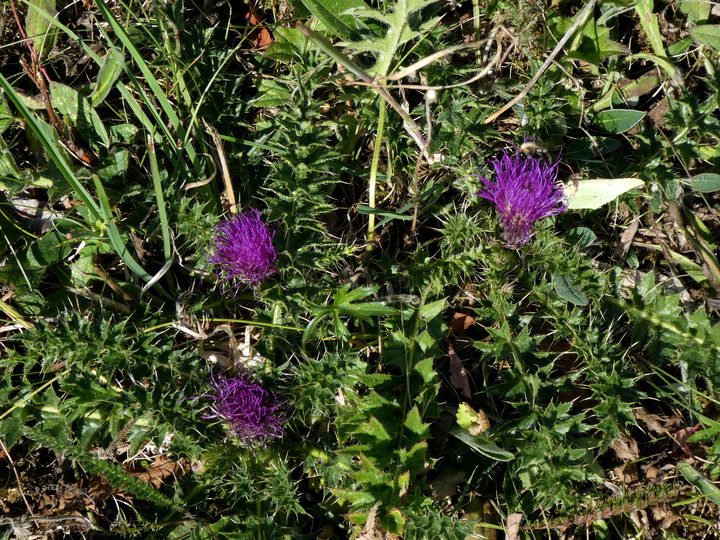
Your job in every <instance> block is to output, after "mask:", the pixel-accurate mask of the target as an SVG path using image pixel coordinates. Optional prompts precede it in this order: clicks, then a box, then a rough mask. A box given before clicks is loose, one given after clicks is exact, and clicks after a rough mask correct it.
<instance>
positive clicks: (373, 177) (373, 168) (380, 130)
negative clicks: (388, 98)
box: [367, 100, 387, 249]
mask: <svg viewBox="0 0 720 540" xmlns="http://www.w3.org/2000/svg"><path fill="white" fill-rule="evenodd" d="M379 107H380V111H379V113H378V124H377V133H376V135H375V146H374V148H373V157H372V163H371V165H370V185H369V186H368V189H369V196H368V206H369V207H370V208H375V194H376V191H377V190H376V187H377V173H378V167H379V165H380V150H381V149H382V144H383V140H384V134H385V114H386V110H387V108H386V106H385V101H383V100H381V101H380V103H379ZM374 231H375V214H370V215H369V216H368V234H367V239H368V244H370V243H371V242H372V241H373V236H374ZM368 249H370V246H369V245H368Z"/></svg>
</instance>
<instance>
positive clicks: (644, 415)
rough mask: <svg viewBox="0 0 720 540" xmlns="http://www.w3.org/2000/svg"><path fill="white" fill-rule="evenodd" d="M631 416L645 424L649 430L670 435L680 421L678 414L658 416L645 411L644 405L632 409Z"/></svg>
mask: <svg viewBox="0 0 720 540" xmlns="http://www.w3.org/2000/svg"><path fill="white" fill-rule="evenodd" d="M633 416H634V417H635V419H636V420H637V421H638V422H641V423H643V424H645V426H646V427H647V428H648V429H649V430H650V431H652V432H653V433H655V434H657V435H670V433H672V432H673V431H675V429H676V428H678V427H679V426H680V424H681V423H682V419H681V418H680V417H679V416H671V417H667V416H659V415H657V414H652V413H649V412H647V411H646V410H645V408H644V407H636V408H635V409H633Z"/></svg>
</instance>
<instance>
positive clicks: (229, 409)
mask: <svg viewBox="0 0 720 540" xmlns="http://www.w3.org/2000/svg"><path fill="white" fill-rule="evenodd" d="M213 390H214V393H212V394H207V395H205V396H203V397H209V398H211V399H212V400H213V401H214V403H213V406H212V414H210V415H208V416H206V417H205V418H208V419H209V418H219V419H220V420H222V421H223V422H225V423H226V424H227V426H228V429H229V430H230V432H231V433H233V434H234V435H235V436H237V437H238V439H240V440H241V441H242V442H243V443H244V444H246V445H252V444H253V443H260V444H266V443H267V441H268V439H272V438H279V437H282V434H283V429H282V424H283V421H284V418H283V415H282V412H283V409H284V406H283V404H282V403H280V402H279V401H278V399H277V397H276V396H275V394H273V393H272V392H268V391H267V390H265V389H263V388H262V387H261V386H260V385H258V384H255V383H253V382H251V381H250V380H249V379H248V378H247V376H245V375H238V376H237V377H231V378H227V379H220V380H217V379H215V377H214V376H213Z"/></svg>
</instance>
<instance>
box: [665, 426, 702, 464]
mask: <svg viewBox="0 0 720 540" xmlns="http://www.w3.org/2000/svg"><path fill="white" fill-rule="evenodd" d="M701 427H702V424H696V425H694V426H692V427H686V428H683V429H681V430H680V431H678V432H677V433H676V434H675V435H674V436H673V437H672V439H673V446H672V450H671V452H670V455H672V456H674V457H676V458H678V457H689V456H690V455H692V450H690V445H689V444H688V442H687V440H688V439H689V438H690V435H692V434H693V433H695V432H696V431H698V430H699V429H700V428H701Z"/></svg>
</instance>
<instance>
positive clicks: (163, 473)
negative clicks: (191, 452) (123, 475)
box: [128, 455, 184, 489]
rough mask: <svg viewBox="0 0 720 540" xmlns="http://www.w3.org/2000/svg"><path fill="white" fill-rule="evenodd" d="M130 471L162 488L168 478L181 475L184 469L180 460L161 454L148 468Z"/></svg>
mask: <svg viewBox="0 0 720 540" xmlns="http://www.w3.org/2000/svg"><path fill="white" fill-rule="evenodd" d="M128 472H129V473H130V474H132V475H133V476H135V477H137V478H138V479H140V480H142V481H143V482H145V483H146V484H150V485H151V486H152V487H154V488H155V489H160V488H161V487H162V485H163V484H164V483H165V481H166V480H167V479H168V478H170V477H173V476H179V475H181V474H182V473H183V472H184V469H183V465H182V464H181V463H180V462H178V461H172V460H171V459H170V458H169V457H167V456H164V455H160V456H157V457H156V458H155V461H153V464H152V465H150V467H149V468H148V469H147V470H145V471H142V472H133V471H128Z"/></svg>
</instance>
